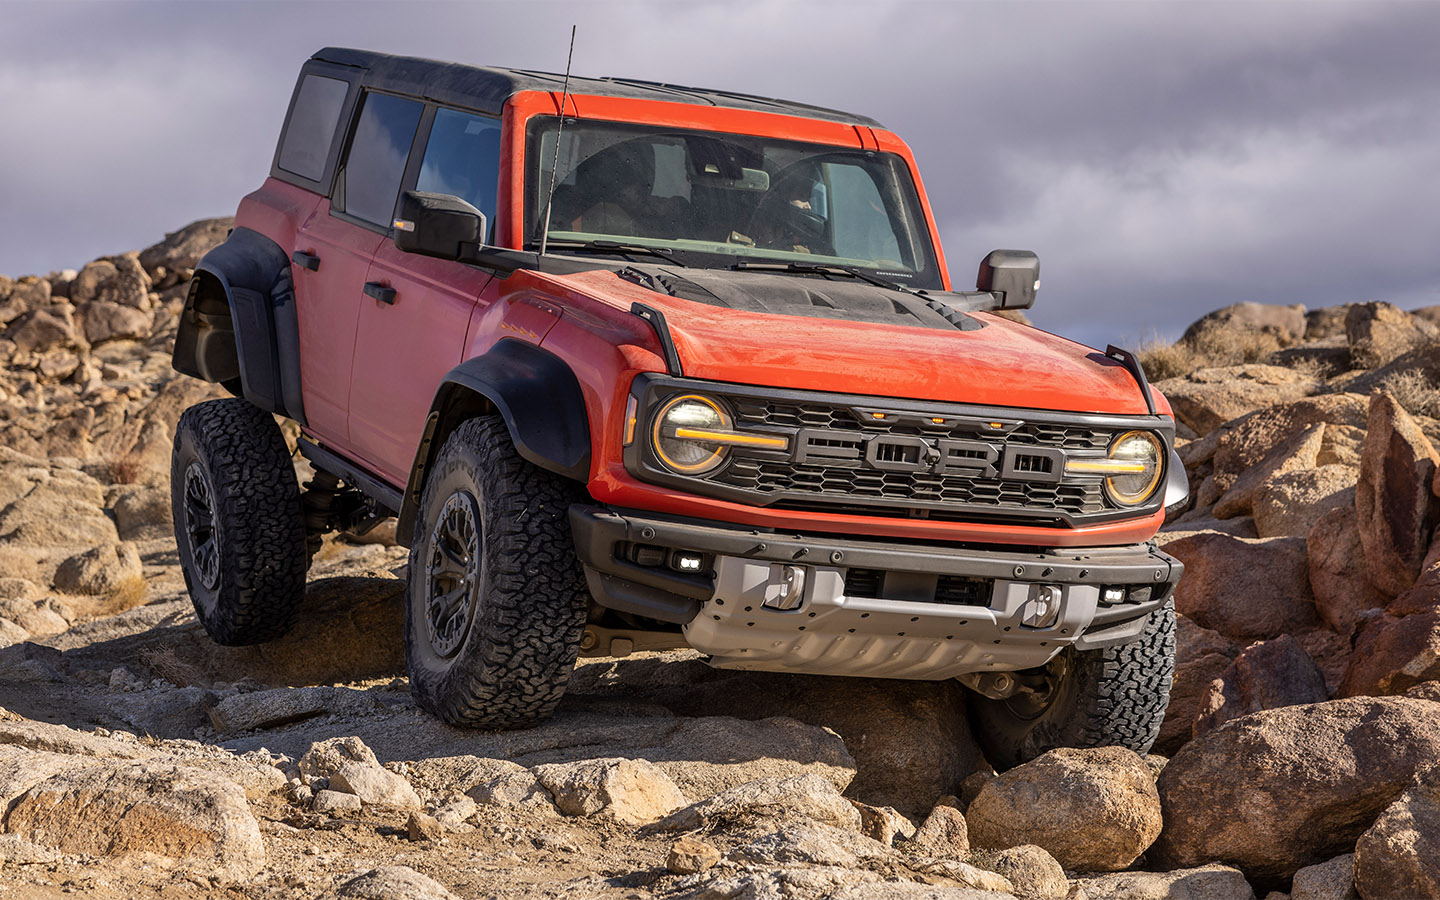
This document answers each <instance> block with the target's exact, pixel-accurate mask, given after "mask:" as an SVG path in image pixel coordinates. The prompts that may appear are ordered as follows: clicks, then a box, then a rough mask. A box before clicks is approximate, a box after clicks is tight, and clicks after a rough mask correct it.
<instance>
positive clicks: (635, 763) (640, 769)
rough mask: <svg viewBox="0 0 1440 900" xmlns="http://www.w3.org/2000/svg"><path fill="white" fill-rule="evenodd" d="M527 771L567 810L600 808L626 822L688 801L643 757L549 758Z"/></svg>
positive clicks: (589, 812)
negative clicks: (564, 760) (566, 760)
mask: <svg viewBox="0 0 1440 900" xmlns="http://www.w3.org/2000/svg"><path fill="white" fill-rule="evenodd" d="M532 771H534V773H535V777H536V778H537V779H538V780H539V781H540V783H541V784H542V785H544V786H545V789H546V790H548V791H549V792H550V793H551V794H552V795H553V796H554V797H555V805H556V806H557V807H559V808H560V811H561V812H562V813H565V814H566V815H568V816H593V815H597V814H604V815H605V816H606V817H607V818H612V819H614V820H615V821H617V822H621V823H623V824H626V825H648V824H649V823H651V822H655V821H658V820H660V819H662V818H664V817H665V816H667V815H669V814H670V813H672V812H674V811H675V810H677V809H680V808H681V807H683V806H685V805H686V803H687V802H688V801H687V800H686V799H685V795H684V794H682V793H680V789H679V788H678V787H676V786H675V782H673V781H671V780H670V778H669V776H667V775H666V774H665V773H664V772H662V771H660V770H659V769H657V768H655V766H653V765H651V764H650V763H649V762H648V761H647V760H643V759H624V758H620V757H616V758H611V759H592V760H584V761H581V762H572V763H552V764H549V765H543V766H536V767H535V768H534V769H533V770H532Z"/></svg>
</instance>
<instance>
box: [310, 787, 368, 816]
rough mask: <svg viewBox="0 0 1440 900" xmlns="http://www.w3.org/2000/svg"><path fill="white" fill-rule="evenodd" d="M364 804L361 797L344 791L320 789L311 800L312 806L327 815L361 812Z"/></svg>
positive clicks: (316, 810)
mask: <svg viewBox="0 0 1440 900" xmlns="http://www.w3.org/2000/svg"><path fill="white" fill-rule="evenodd" d="M362 806H363V804H362V803H361V802H360V798H359V797H357V796H355V795H354V794H348V793H345V792H344V791H332V790H328V789H326V790H319V791H316V792H315V796H314V798H313V799H312V800H311V801H310V808H311V809H313V810H315V812H317V813H325V814H326V815H331V816H334V815H342V816H343V815H346V814H348V813H352V812H359V811H360V809H361V807H362Z"/></svg>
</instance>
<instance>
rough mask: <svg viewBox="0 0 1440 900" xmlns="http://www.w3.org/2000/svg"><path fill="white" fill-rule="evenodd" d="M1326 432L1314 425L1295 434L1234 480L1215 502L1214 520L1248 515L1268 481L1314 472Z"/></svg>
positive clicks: (1319, 426)
mask: <svg viewBox="0 0 1440 900" xmlns="http://www.w3.org/2000/svg"><path fill="white" fill-rule="evenodd" d="M1325 428H1326V426H1325V425H1324V424H1321V423H1316V424H1314V425H1311V426H1310V427H1309V428H1306V429H1304V430H1303V431H1298V432H1296V433H1295V434H1293V435H1291V436H1290V438H1289V439H1288V440H1286V441H1284V442H1282V443H1280V444H1278V445H1276V446H1275V447H1274V449H1272V450H1271V451H1270V452H1269V453H1267V454H1265V456H1264V458H1263V459H1261V460H1260V461H1259V462H1257V463H1255V464H1254V465H1253V466H1250V467H1249V468H1247V469H1246V470H1245V471H1244V472H1241V473H1240V474H1239V475H1238V476H1236V478H1235V481H1234V483H1232V484H1231V485H1230V487H1229V489H1228V490H1226V491H1225V493H1224V494H1222V495H1221V496H1220V499H1219V500H1217V501H1216V502H1215V510H1214V512H1215V516H1216V518H1220V519H1229V518H1232V517H1234V516H1243V515H1247V514H1249V513H1250V512H1251V509H1252V506H1253V503H1254V500H1255V494H1256V493H1257V492H1258V491H1259V490H1260V489H1261V488H1263V487H1264V486H1265V485H1266V484H1267V483H1268V482H1269V481H1270V480H1271V479H1274V478H1277V477H1279V476H1282V475H1285V474H1287V473H1289V472H1298V471H1304V470H1307V469H1313V468H1314V467H1315V463H1316V460H1317V459H1318V458H1319V456H1320V447H1321V445H1323V444H1324V442H1325ZM1257 529H1258V524H1257ZM1262 537H1263V535H1262Z"/></svg>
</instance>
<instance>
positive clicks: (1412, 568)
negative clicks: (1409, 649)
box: [1355, 394, 1440, 597]
mask: <svg viewBox="0 0 1440 900" xmlns="http://www.w3.org/2000/svg"><path fill="white" fill-rule="evenodd" d="M1437 468H1440V454H1436V452H1435V448H1434V447H1432V446H1431V445H1430V441H1429V439H1427V438H1426V437H1425V435H1424V434H1423V433H1421V431H1420V429H1419V427H1417V426H1416V424H1415V420H1414V419H1412V418H1411V417H1410V414H1409V413H1407V412H1405V410H1404V409H1402V408H1401V407H1400V405H1399V404H1397V403H1396V402H1395V401H1394V399H1393V398H1391V397H1390V396H1389V395H1387V394H1373V395H1371V398H1370V418H1369V427H1368V429H1367V431H1366V437H1365V452H1364V455H1363V457H1362V459H1361V462H1360V483H1359V485H1358V487H1357V488H1356V491H1355V512H1356V524H1357V527H1358V528H1359V530H1360V544H1361V546H1362V547H1364V548H1365V560H1366V562H1367V564H1368V568H1369V572H1370V581H1371V583H1372V584H1374V585H1375V587H1376V588H1377V589H1379V590H1380V592H1381V593H1384V594H1388V595H1389V596H1391V597H1394V596H1396V595H1398V594H1400V593H1402V592H1404V591H1406V590H1408V589H1409V588H1410V586H1411V585H1413V584H1414V583H1415V580H1416V578H1417V577H1418V576H1419V574H1420V564H1421V562H1423V561H1424V558H1425V553H1426V551H1427V550H1428V549H1429V546H1430V536H1431V532H1433V531H1434V529H1435V524H1436V522H1437V520H1440V504H1437V503H1436V502H1435V495H1434V493H1433V491H1432V489H1431V483H1432V481H1433V480H1434V478H1435V476H1436V471H1437Z"/></svg>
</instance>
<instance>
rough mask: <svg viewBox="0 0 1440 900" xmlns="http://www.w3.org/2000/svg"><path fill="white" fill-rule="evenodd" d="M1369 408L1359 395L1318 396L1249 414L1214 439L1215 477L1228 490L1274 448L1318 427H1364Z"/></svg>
mask: <svg viewBox="0 0 1440 900" xmlns="http://www.w3.org/2000/svg"><path fill="white" fill-rule="evenodd" d="M1368 408H1369V407H1368V401H1367V400H1366V398H1365V397H1364V396H1362V395H1357V394H1321V395H1320V396H1318V397H1307V398H1305V399H1304V400H1295V401H1292V402H1290V403H1281V404H1279V405H1278V406H1272V407H1270V408H1269V409H1262V410H1260V411H1259V412H1256V413H1252V414H1251V415H1249V416H1247V417H1246V418H1245V419H1243V420H1241V421H1239V422H1236V423H1234V424H1233V426H1232V427H1230V428H1228V429H1226V431H1225V432H1224V433H1223V434H1222V435H1221V436H1220V437H1219V438H1218V439H1217V440H1216V444H1215V450H1214V453H1213V461H1214V465H1215V474H1216V477H1217V478H1219V479H1221V481H1224V482H1227V483H1225V484H1224V487H1225V488H1226V489H1228V488H1229V487H1230V485H1231V484H1233V483H1234V479H1236V478H1238V477H1239V476H1240V475H1241V474H1242V473H1244V472H1245V471H1247V470H1248V469H1251V468H1253V467H1254V466H1256V465H1258V464H1259V463H1260V461H1261V460H1263V459H1264V458H1265V457H1266V456H1268V455H1269V454H1270V453H1271V452H1272V451H1273V450H1274V449H1275V448H1276V447H1278V446H1280V445H1281V444H1283V443H1285V442H1286V441H1288V440H1290V439H1291V438H1293V437H1294V436H1295V435H1297V434H1299V433H1301V432H1303V431H1305V430H1306V429H1308V428H1310V427H1312V426H1314V425H1317V424H1325V425H1346V426H1350V427H1354V428H1364V427H1365V424H1366V422H1367V410H1368ZM1328 430H1329V429H1327V431H1328ZM1317 462H1319V459H1317ZM1227 480H1228V481H1227Z"/></svg>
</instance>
